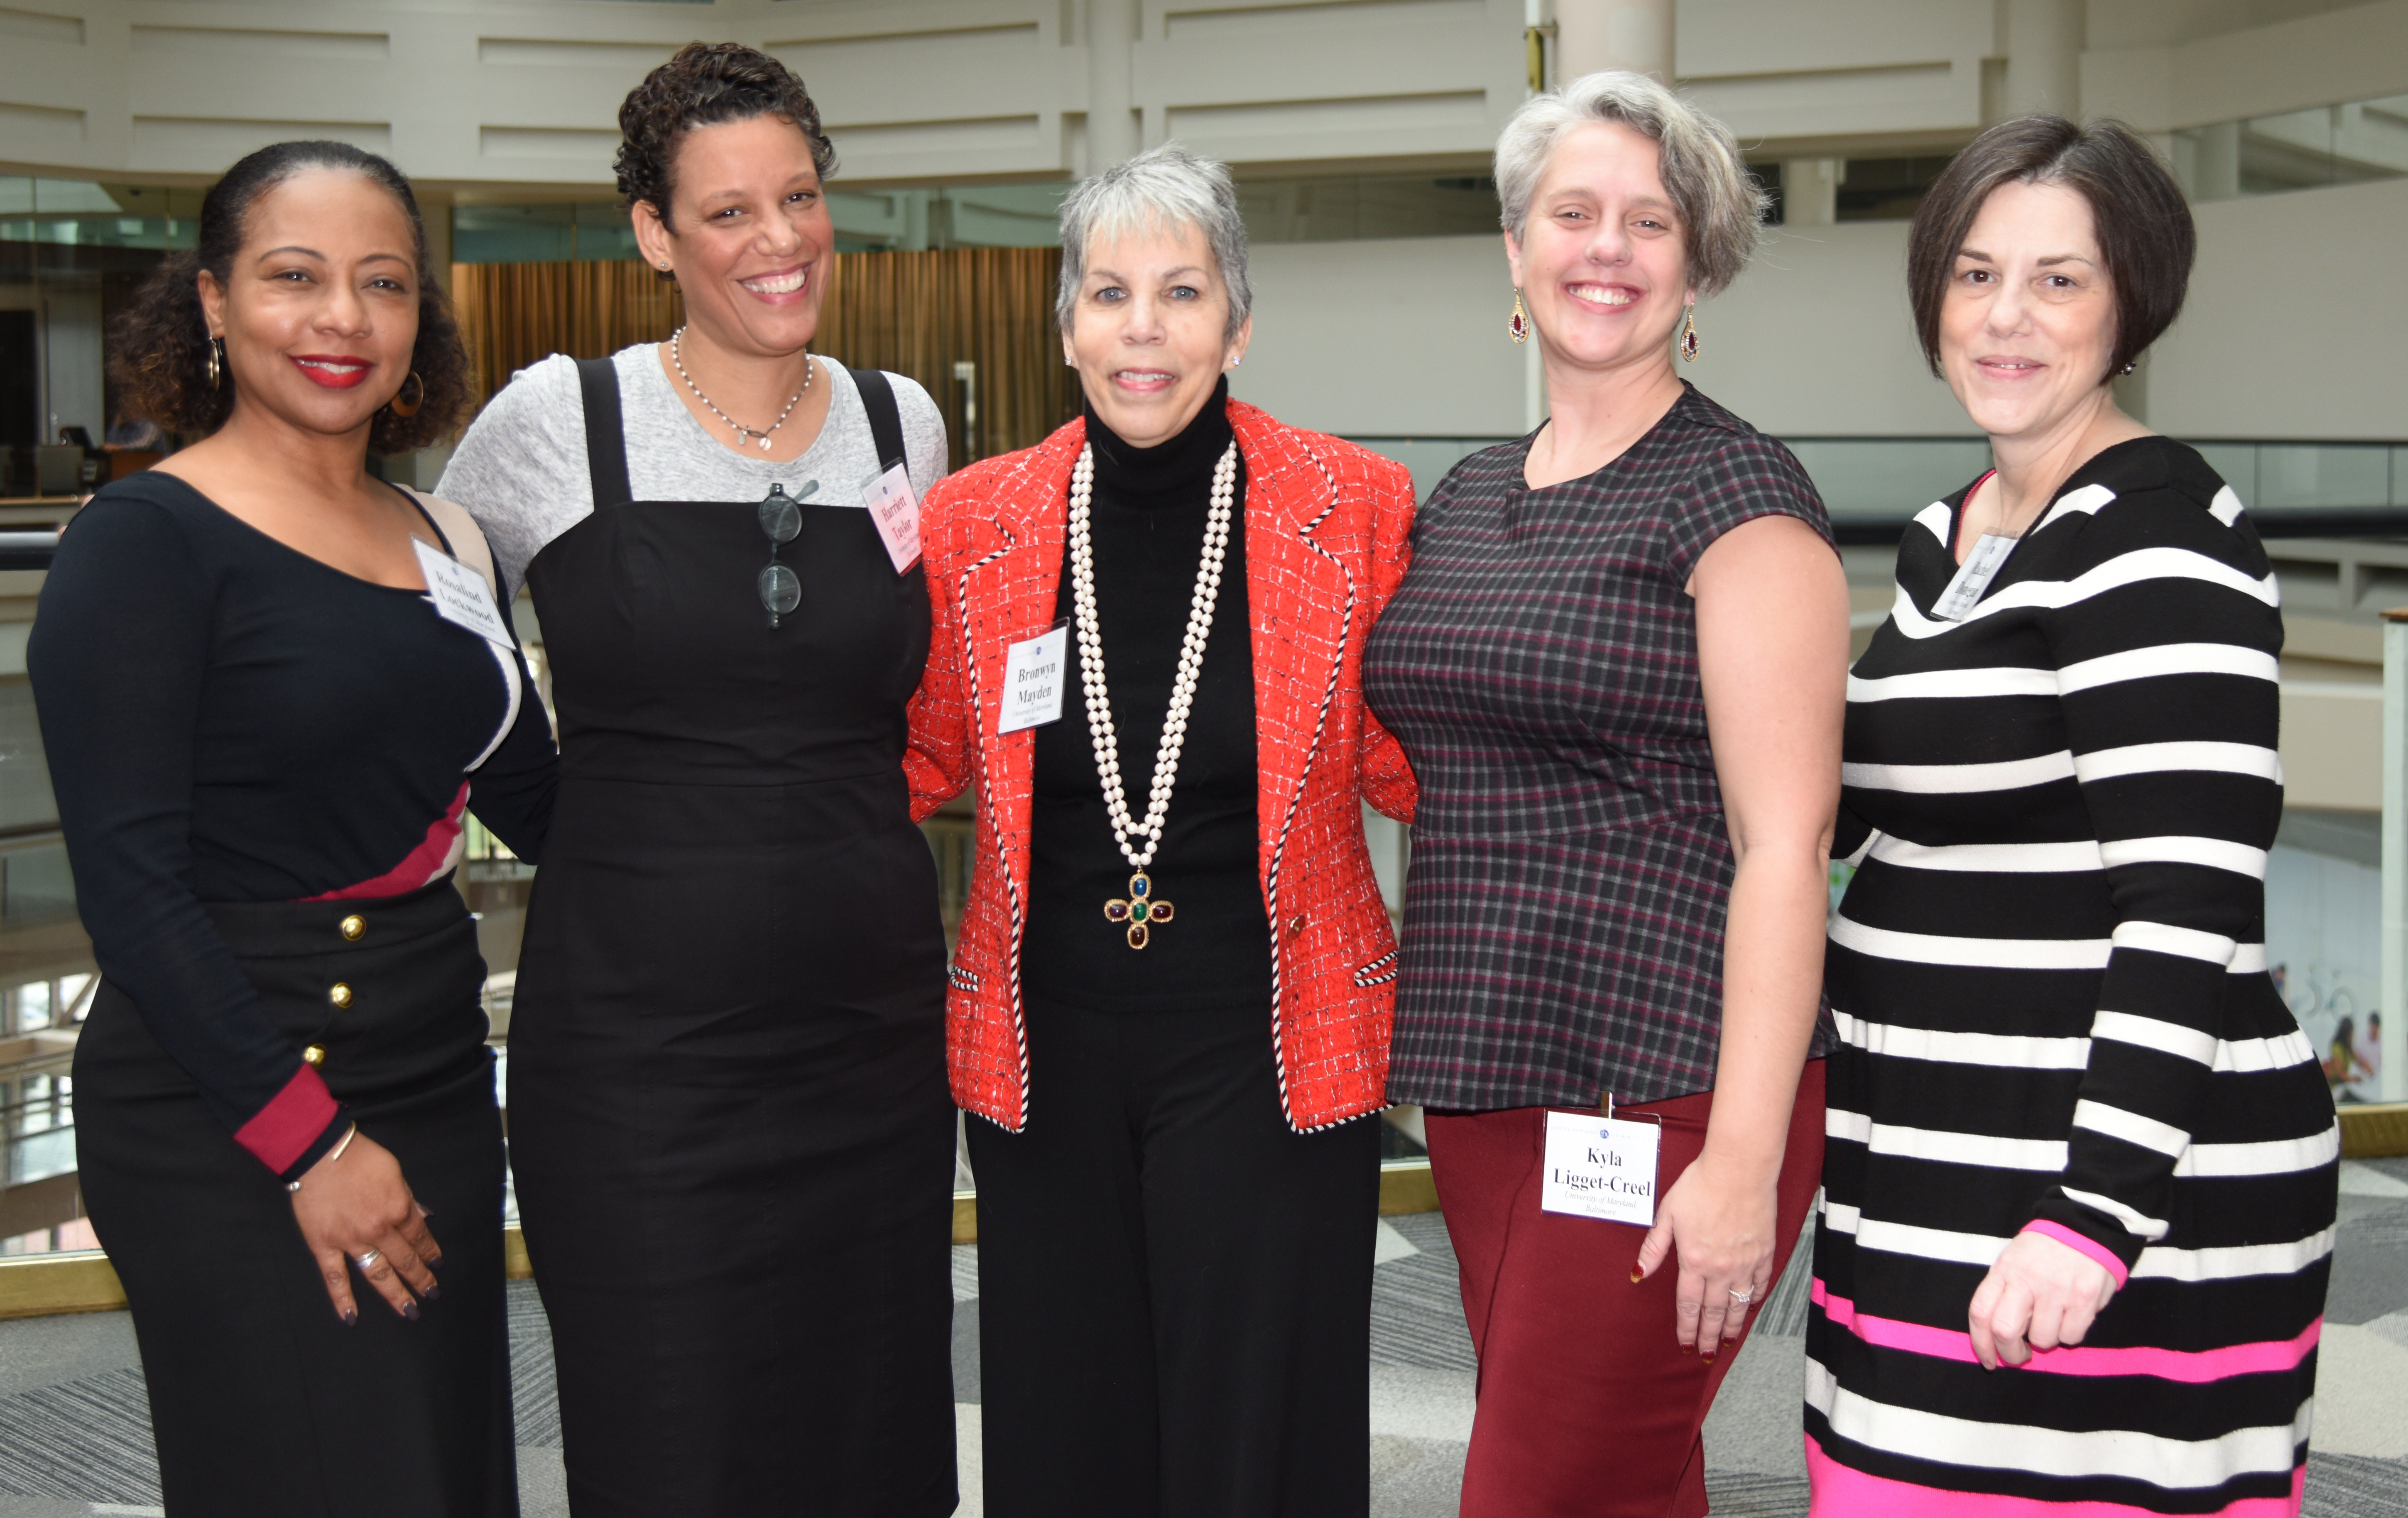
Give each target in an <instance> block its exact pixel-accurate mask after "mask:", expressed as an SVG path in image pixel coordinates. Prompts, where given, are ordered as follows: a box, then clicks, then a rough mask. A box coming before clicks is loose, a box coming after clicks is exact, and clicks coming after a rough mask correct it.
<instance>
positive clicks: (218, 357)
mask: <svg viewBox="0 0 2408 1518" xmlns="http://www.w3.org/2000/svg"><path fill="white" fill-rule="evenodd" d="M225 371H226V358H225V339H224V338H223V337H211V338H210V339H209V388H210V389H211V390H223V389H224V388H225Z"/></svg>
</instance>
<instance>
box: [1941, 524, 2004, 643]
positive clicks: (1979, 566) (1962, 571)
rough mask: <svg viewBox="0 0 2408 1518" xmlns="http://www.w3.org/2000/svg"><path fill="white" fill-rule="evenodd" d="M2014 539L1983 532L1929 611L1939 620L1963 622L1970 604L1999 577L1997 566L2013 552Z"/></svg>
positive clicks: (1969, 610)
mask: <svg viewBox="0 0 2408 1518" xmlns="http://www.w3.org/2000/svg"><path fill="white" fill-rule="evenodd" d="M2015 542H2016V539H2014V538H2012V537H2000V536H1999V535H1998V534H1997V533H1984V534H1983V535H1982V536H1981V538H1980V540H1979V541H1977V542H1975V543H1974V545H1973V551H1972V552H1971V553H1968V554H1966V555H1965V562H1964V563H1963V564H1961V565H1958V566H1957V578H1956V579H1954V580H1950V581H1949V582H1948V588H1947V589H1946V590H1944V591H1942V592H1941V593H1940V599H1939V600H1937V601H1935V602H1933V603H1932V607H1931V614H1932V615H1933V616H1935V617H1938V618H1939V619H1940V620H1941V621H1942V622H1963V621H1964V620H1965V619H1966V617H1967V616H1969V615H1971V612H1972V610H1973V603H1974V602H1976V601H1978V600H1980V599H1981V598H1982V593H1983V592H1984V591H1985V590H1988V589H1989V588H1990V581H1991V580H1993V579H1995V578H1997V576H1998V573H1999V566H2000V565H2003V564H2005V563H2006V562H2007V555H2008V554H2010V553H2013V552H2014V551H2015Z"/></svg>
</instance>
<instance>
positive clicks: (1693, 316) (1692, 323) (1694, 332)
mask: <svg viewBox="0 0 2408 1518" xmlns="http://www.w3.org/2000/svg"><path fill="white" fill-rule="evenodd" d="M1681 359H1682V362H1684V363H1686V364H1695V363H1696V362H1698V303H1697V302H1696V301H1691V302H1689V304H1688V305H1687V306H1685V307H1684V308H1682V310H1681Z"/></svg>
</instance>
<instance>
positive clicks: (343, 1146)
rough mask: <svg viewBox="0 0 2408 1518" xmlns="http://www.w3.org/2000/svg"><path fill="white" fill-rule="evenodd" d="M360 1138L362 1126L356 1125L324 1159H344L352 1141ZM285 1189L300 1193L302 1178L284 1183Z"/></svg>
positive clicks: (337, 1141) (336, 1141)
mask: <svg viewBox="0 0 2408 1518" xmlns="http://www.w3.org/2000/svg"><path fill="white" fill-rule="evenodd" d="M359 1136H360V1125H359V1124H356V1123H354V1124H351V1127H349V1128H348V1129H346V1130H345V1131H344V1133H343V1136H342V1137H341V1138H337V1139H336V1140H335V1147H334V1148H332V1149H330V1150H328V1151H326V1153H325V1156H324V1157H325V1158H326V1159H329V1160H338V1159H341V1158H342V1157H343V1151H344V1150H347V1149H349V1148H351V1140H352V1139H354V1138H358V1137H359ZM310 1168H311V1169H313V1170H314V1169H316V1168H317V1166H314V1165H313V1166H311V1167H310ZM284 1189H285V1190H286V1191H296V1192H297V1191H299V1190H300V1189H301V1181H300V1178H299V1177H297V1176H296V1177H294V1179H293V1180H291V1181H286V1182H284Z"/></svg>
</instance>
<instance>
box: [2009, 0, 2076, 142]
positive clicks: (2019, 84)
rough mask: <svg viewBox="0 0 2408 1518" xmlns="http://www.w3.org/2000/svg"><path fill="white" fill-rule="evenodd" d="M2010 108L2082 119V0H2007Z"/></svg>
mask: <svg viewBox="0 0 2408 1518" xmlns="http://www.w3.org/2000/svg"><path fill="white" fill-rule="evenodd" d="M2002 8H2003V11H2004V14H2005V19H2006V25H2007V89H2006V107H2007V114H2008V115H2010V116H2028V115H2030V114H2031V113H2033V112H2035V111H2050V112H2053V113H2055V114H2057V115H2058V116H2067V117H2071V118H2072V119H2073V120H2075V121H2080V120H2081V119H2082V31H2083V0H2006V4H2005V6H2004V7H2002Z"/></svg>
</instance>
